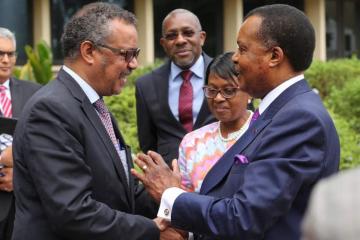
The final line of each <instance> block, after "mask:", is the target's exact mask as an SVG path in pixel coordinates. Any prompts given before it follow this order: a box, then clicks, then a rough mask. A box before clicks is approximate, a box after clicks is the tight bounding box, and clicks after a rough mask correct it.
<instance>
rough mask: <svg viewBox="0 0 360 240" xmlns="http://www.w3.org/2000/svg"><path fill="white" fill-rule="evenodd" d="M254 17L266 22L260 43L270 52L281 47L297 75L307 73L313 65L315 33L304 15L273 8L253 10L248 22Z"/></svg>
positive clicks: (279, 6)
mask: <svg viewBox="0 0 360 240" xmlns="http://www.w3.org/2000/svg"><path fill="white" fill-rule="evenodd" d="M250 16H259V17H261V18H262V23H261V26H260V29H259V32H258V37H259V39H260V40H261V41H262V42H263V43H264V45H265V46H266V47H268V48H270V47H275V46H279V47H280V48H281V49H282V50H283V51H284V54H285V56H286V57H287V58H288V59H289V62H290V64H291V66H292V67H293V70H294V71H304V70H306V69H307V68H308V67H309V66H310V65H311V62H312V58H313V53H314V49H315V30H314V28H313V26H312V24H311V23H310V21H309V19H308V18H307V17H306V15H305V14H304V13H303V12H302V11H300V10H299V9H297V8H295V7H292V6H289V5H286V4H273V5H266V6H262V7H259V8H255V9H253V10H252V11H250V12H249V13H248V14H247V15H246V16H245V19H247V18H249V17H250Z"/></svg>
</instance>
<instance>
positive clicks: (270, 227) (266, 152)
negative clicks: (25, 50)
mask: <svg viewBox="0 0 360 240" xmlns="http://www.w3.org/2000/svg"><path fill="white" fill-rule="evenodd" d="M339 148H340V147H339V140H338V135H337V133H336V129H335V127H334V125H333V122H332V120H331V118H330V116H329V115H328V113H327V111H326V109H325V108H324V106H323V105H322V103H321V100H320V98H319V96H318V95H316V94H315V93H314V92H313V91H312V90H311V89H310V88H309V87H308V85H307V83H306V81H304V80H302V81H300V82H297V83H296V84H294V85H292V86H291V87H289V88H288V89H286V90H285V91H284V92H283V93H282V94H281V95H280V96H279V97H277V99H275V101H274V102H273V103H271V104H270V106H269V107H268V108H267V109H266V110H265V111H264V113H263V114H262V115H261V116H260V117H259V119H258V120H257V121H256V122H255V123H254V124H253V125H252V126H251V127H250V128H249V129H248V131H247V132H246V133H245V134H244V135H243V136H242V137H241V138H240V139H239V140H238V141H237V143H235V144H234V145H233V146H232V147H231V148H230V149H229V150H228V151H227V152H226V153H225V154H224V156H223V157H222V158H221V159H220V160H219V161H218V162H217V164H215V166H214V167H213V168H212V169H211V170H210V171H209V173H208V174H207V176H206V178H205V179H204V182H203V184H202V187H201V190H200V194H202V195H196V194H193V193H184V194H181V195H180V196H179V197H178V198H177V199H176V200H175V203H174V206H173V210H172V216H171V217H172V224H174V225H175V226H177V227H180V228H184V229H186V230H191V231H194V232H197V233H199V234H201V235H200V236H199V238H198V239H244V240H250V239H251V240H253V239H265V240H289V239H291V240H297V239H300V223H301V220H302V218H303V214H304V211H305V208H306V206H307V203H308V199H309V194H310V192H311V190H312V188H313V185H314V184H315V183H316V182H317V181H318V180H319V179H320V178H323V177H326V176H329V175H330V174H332V173H334V172H336V171H338V165H339V151H340V150H339ZM239 154H240V155H243V156H244V157H242V158H247V159H248V161H249V163H245V164H243V163H242V162H241V161H239V160H238V159H237V158H236V155H239ZM244 162H246V161H244ZM204 195H206V196H204ZM206 235H207V236H206ZM210 236H211V237H210Z"/></svg>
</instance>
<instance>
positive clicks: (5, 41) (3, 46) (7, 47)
mask: <svg viewBox="0 0 360 240" xmlns="http://www.w3.org/2000/svg"><path fill="white" fill-rule="evenodd" d="M0 51H4V52H11V51H15V46H14V42H13V41H12V40H11V39H9V38H4V37H0Z"/></svg>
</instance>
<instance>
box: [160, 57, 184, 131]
mask: <svg viewBox="0 0 360 240" xmlns="http://www.w3.org/2000/svg"><path fill="white" fill-rule="evenodd" d="M153 74H155V76H154V79H155V86H156V88H155V90H156V93H157V96H158V99H159V101H158V102H159V103H160V104H161V107H160V109H164V111H165V112H163V113H160V114H166V115H168V118H167V119H169V120H170V121H171V124H172V125H173V126H176V127H177V128H178V129H179V130H181V131H183V132H184V133H186V131H185V129H184V128H183V126H182V125H181V123H180V122H179V121H178V120H177V119H176V118H175V116H174V114H173V113H172V112H171V109H170V106H169V75H170V61H167V62H166V64H164V66H162V67H161V68H160V69H159V70H158V71H156V72H154V73H153Z"/></svg>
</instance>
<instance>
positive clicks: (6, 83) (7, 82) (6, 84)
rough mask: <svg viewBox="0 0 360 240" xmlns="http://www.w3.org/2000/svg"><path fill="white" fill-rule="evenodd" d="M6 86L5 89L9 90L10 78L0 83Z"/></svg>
mask: <svg viewBox="0 0 360 240" xmlns="http://www.w3.org/2000/svg"><path fill="white" fill-rule="evenodd" d="M0 85H2V86H4V87H6V90H10V79H8V80H6V81H5V82H4V83H3V84H0Z"/></svg>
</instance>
